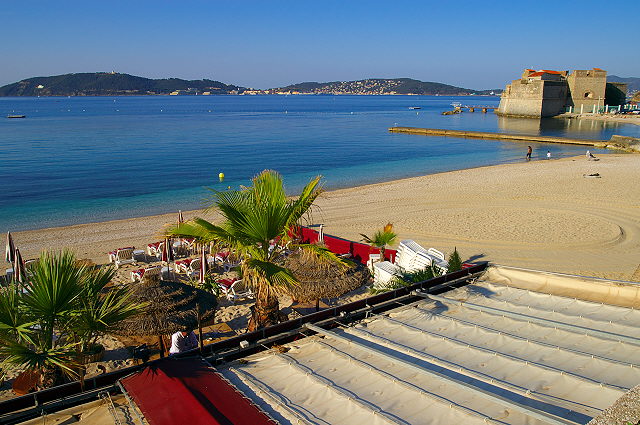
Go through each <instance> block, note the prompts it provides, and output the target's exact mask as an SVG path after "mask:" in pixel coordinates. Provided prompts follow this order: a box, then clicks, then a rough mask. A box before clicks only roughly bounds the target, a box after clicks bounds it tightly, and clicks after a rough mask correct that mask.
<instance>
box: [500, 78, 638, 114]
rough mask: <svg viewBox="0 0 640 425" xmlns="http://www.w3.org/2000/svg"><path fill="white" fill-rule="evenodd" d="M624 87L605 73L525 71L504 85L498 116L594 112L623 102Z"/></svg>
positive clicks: (624, 85)
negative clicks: (609, 78)
mask: <svg viewBox="0 0 640 425" xmlns="http://www.w3.org/2000/svg"><path fill="white" fill-rule="evenodd" d="M626 90H627V89H626V84H624V83H607V71H605V70H602V69H600V68H593V69H590V70H575V71H572V72H571V73H570V72H569V71H551V70H548V69H542V70H535V69H525V70H524V72H523V73H522V76H521V77H520V79H518V80H513V81H512V82H511V84H507V87H506V89H505V91H504V92H503V93H502V97H501V99H500V106H499V108H498V110H497V111H496V113H497V114H499V115H513V116H526V117H552V116H555V115H559V114H562V113H564V112H575V113H595V112H599V111H601V110H602V109H608V108H606V107H607V105H608V106H617V105H621V104H624V103H625V97H626Z"/></svg>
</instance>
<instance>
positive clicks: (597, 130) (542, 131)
mask: <svg viewBox="0 0 640 425" xmlns="http://www.w3.org/2000/svg"><path fill="white" fill-rule="evenodd" d="M497 119H498V129H499V131H501V132H504V133H519V134H531V135H539V136H564V137H571V138H576V139H597V140H608V139H610V138H611V136H612V135H614V134H621V130H622V128H623V127H624V130H625V131H624V132H625V133H628V132H629V126H628V125H627V124H624V123H619V122H612V121H598V120H590V119H578V118H541V119H538V118H515V117H502V116H498V117H497Z"/></svg>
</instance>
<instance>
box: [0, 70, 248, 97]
mask: <svg viewBox="0 0 640 425" xmlns="http://www.w3.org/2000/svg"><path fill="white" fill-rule="evenodd" d="M242 90H243V88H242V87H238V86H234V85H227V84H223V83H221V82H219V81H213V80H181V79H179V78H164V79H155V80H154V79H150V78H144V77H136V76H135V75H129V74H120V73H115V72H91V73H90V72H87V73H79V74H64V75H55V76H51V77H34V78H29V79H26V80H22V81H18V82H17V83H13V84H8V85H6V86H3V87H0V96H122V95H154V94H170V93H171V92H175V91H180V94H196V93H198V94H201V93H203V92H210V93H211V94H229V93H236V92H238V91H242Z"/></svg>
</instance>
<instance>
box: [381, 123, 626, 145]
mask: <svg viewBox="0 0 640 425" xmlns="http://www.w3.org/2000/svg"><path fill="white" fill-rule="evenodd" d="M389 131H390V132H392V133H409V134H421V135H424V136H445V137H462V138H467V139H492V140H511V141H517V142H541V143H563V144H569V145H584V146H594V147H597V148H607V147H614V148H616V149H620V147H619V146H611V145H612V143H611V142H610V141H607V140H589V139H569V138H566V137H550V136H536V135H529V134H513V133H490V132H487V131H466V130H445V129H440V128H418V127H391V128H389Z"/></svg>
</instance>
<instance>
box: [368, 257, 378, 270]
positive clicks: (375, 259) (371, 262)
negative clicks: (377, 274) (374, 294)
mask: <svg viewBox="0 0 640 425" xmlns="http://www.w3.org/2000/svg"><path fill="white" fill-rule="evenodd" d="M379 262H380V254H369V260H368V261H367V267H369V270H371V271H372V272H373V271H374V269H373V267H374V265H375V264H376V263H379Z"/></svg>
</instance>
